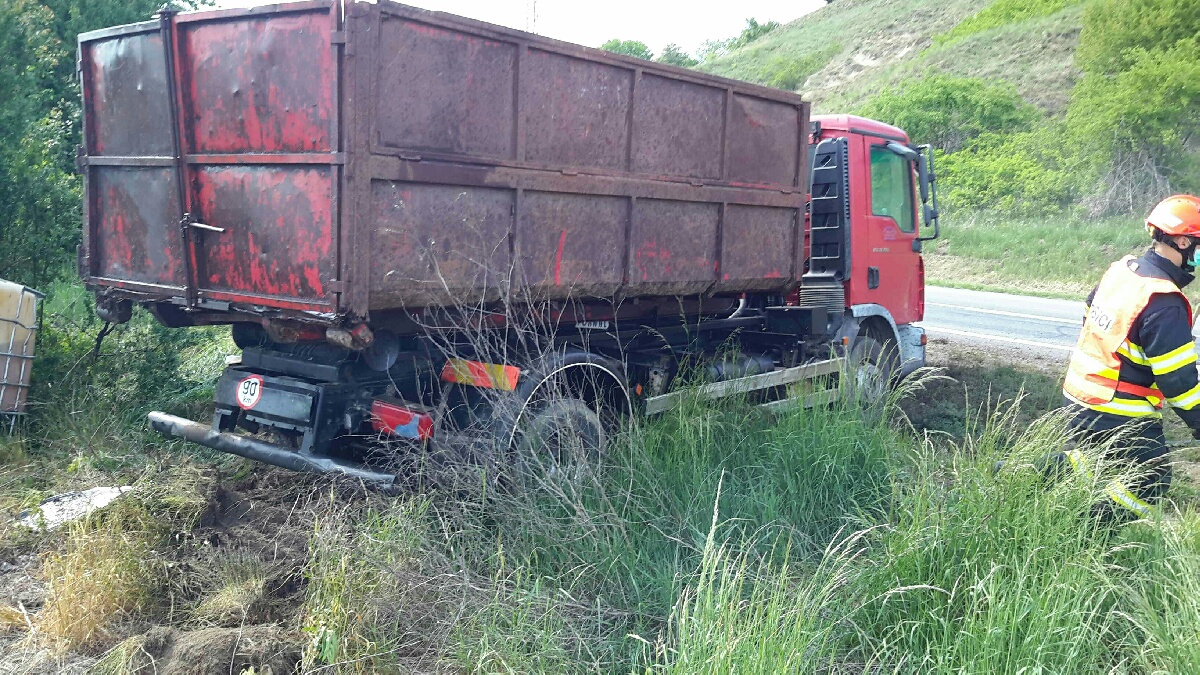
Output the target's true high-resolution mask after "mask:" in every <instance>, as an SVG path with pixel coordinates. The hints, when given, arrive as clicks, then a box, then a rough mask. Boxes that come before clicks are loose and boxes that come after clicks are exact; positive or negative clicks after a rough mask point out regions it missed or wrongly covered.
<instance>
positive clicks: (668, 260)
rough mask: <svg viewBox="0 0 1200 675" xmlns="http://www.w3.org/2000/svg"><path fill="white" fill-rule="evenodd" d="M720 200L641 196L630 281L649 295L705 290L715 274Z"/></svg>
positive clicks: (635, 217)
mask: <svg viewBox="0 0 1200 675" xmlns="http://www.w3.org/2000/svg"><path fill="white" fill-rule="evenodd" d="M720 208H721V205H720V204H702V203H695V202H676V201H667V200H662V199H639V200H638V201H637V202H636V203H635V204H634V207H633V230H632V235H631V237H632V239H633V242H632V247H633V254H632V259H631V260H630V261H629V262H630V268H631V269H630V284H631V285H632V287H633V288H638V289H641V290H644V292H646V294H648V295H651V294H652V295H687V294H694V293H703V292H704V291H706V290H708V287H709V286H711V285H712V284H713V282H715V281H716V277H717V226H718V224H719V221H720Z"/></svg>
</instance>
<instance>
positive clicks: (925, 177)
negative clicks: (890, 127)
mask: <svg viewBox="0 0 1200 675" xmlns="http://www.w3.org/2000/svg"><path fill="white" fill-rule="evenodd" d="M917 179H918V181H919V182H918V185H919V186H920V189H921V203H922V204H924V203H926V202H928V201H929V161H928V160H926V159H925V155H923V154H922V155H918V156H917ZM925 222H926V223H928V222H929V216H928V215H926V216H925Z"/></svg>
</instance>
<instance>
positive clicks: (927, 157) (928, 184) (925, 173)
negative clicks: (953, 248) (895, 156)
mask: <svg viewBox="0 0 1200 675" xmlns="http://www.w3.org/2000/svg"><path fill="white" fill-rule="evenodd" d="M917 149H918V150H919V152H918V153H917V160H916V162H917V177H918V180H919V181H920V183H919V184H920V186H921V187H920V190H921V216H922V218H923V219H924V222H925V226H926V227H932V228H933V235H932V236H929V237H919V239H920V240H921V241H930V240H933V239H937V238H938V237H939V236H941V234H942V230H941V226H940V225H939V224H938V216H939V215H940V214H939V213H938V198H937V174H936V173H935V172H934V170H933V148H932V147H931V146H928V145H922V146H919V147H918V148H917Z"/></svg>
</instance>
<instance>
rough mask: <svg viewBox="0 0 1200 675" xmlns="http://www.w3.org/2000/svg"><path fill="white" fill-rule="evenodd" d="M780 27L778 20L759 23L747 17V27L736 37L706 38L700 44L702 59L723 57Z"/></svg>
mask: <svg viewBox="0 0 1200 675" xmlns="http://www.w3.org/2000/svg"><path fill="white" fill-rule="evenodd" d="M776 28H779V22H778V21H768V22H766V23H759V22H758V19H754V18H750V19H746V27H745V28H743V29H742V32H741V33H738V34H737V35H736V36H735V37H731V38H726V39H724V40H705V41H704V42H703V43H702V44H701V45H700V61H701V62H705V61H711V60H713V59H715V58H719V57H722V56H724V55H726V54H728V53H729V52H731V51H733V50H735V49H741V48H742V47H745V46H746V45H748V44H750V43H752V42H754V41H756V40H758V39H759V38H761V37H762V36H764V35H766V34H767V33H770V32H771V31H773V30H775V29H776Z"/></svg>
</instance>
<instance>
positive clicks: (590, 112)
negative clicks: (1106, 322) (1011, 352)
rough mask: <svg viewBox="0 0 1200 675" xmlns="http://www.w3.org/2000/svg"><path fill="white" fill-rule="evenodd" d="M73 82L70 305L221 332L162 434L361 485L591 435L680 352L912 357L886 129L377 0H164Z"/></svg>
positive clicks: (921, 210) (907, 173)
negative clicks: (234, 5)
mask: <svg viewBox="0 0 1200 675" xmlns="http://www.w3.org/2000/svg"><path fill="white" fill-rule="evenodd" d="M79 75H80V78H81V81H82V88H83V102H84V106H83V107H84V123H85V124H84V129H85V132H84V136H85V145H84V146H83V147H82V148H81V149H80V152H79V165H80V169H81V171H82V172H83V174H84V176H85V185H86V190H85V198H84V238H83V246H82V247H81V250H80V256H79V272H80V274H81V276H82V277H83V279H84V280H85V282H86V284H87V286H88V287H89V288H90V289H91V290H92V291H94V293H95V296H96V306H97V311H98V313H99V314H100V315H101V317H102V318H104V319H105V320H107V321H110V322H118V323H119V322H123V321H127V320H128V319H129V317H130V315H131V311H132V305H133V304H135V303H136V304H139V305H142V306H144V307H145V308H147V309H148V310H149V311H150V312H152V313H153V315H154V316H155V317H156V318H157V319H158V320H159V321H160V322H162V323H163V324H165V325H167V326H171V327H184V326H200V325H214V324H226V325H231V326H232V330H233V337H234V341H235V342H236V343H237V345H238V346H239V348H241V349H242V353H241V355H240V357H231V358H230V359H229V365H228V367H227V368H226V370H225V372H224V373H223V374H222V375H221V377H220V380H219V382H218V385H217V387H216V394H215V413H214V419H213V421H212V423H211V424H201V423H197V422H194V421H191V420H186V419H182V418H179V417H174V416H171V415H166V414H163V413H157V412H156V413H151V415H150V423H151V425H152V427H153V428H155V429H157V430H158V431H160V432H162V433H164V434H167V435H172V436H179V437H183V438H186V439H188V440H191V441H194V442H197V443H200V444H202V445H206V446H208V447H211V448H216V449H218V450H223V451H226V452H231V453H235V454H238V455H242V456H245V457H249V458H252V459H255V460H259V461H263V462H267V463H270V464H275V465H279V466H284V467H288V468H292V469H297V470H309V471H324V472H340V473H345V474H349V475H352V476H356V477H360V478H363V479H365V480H369V481H372V482H376V483H384V484H386V483H389V482H391V481H392V480H393V478H394V475H395V472H394V471H393V470H391V469H389V468H388V467H387V462H388V461H389V460H391V459H396V458H401V457H403V456H406V455H409V456H411V455H412V453H414V452H418V451H422V450H427V449H429V448H433V447H452V446H454V445H455V444H456V443H460V444H461V443H466V444H472V443H473V444H475V446H478V445H479V444H481V443H482V444H483V445H484V446H487V447H490V448H492V451H493V452H497V453H500V454H503V453H506V452H509V451H511V450H512V449H513V448H516V447H518V446H519V445H520V444H522V443H524V442H527V441H528V440H529V439H531V438H533V439H540V440H542V441H546V440H547V439H550V438H551V437H553V436H554V434H556V433H557V434H561V433H562V430H563V429H566V430H568V435H570V436H573V437H575V438H576V439H583V440H584V441H585V442H586V443H587V444H588V445H589V446H599V445H601V444H602V441H603V438H604V436H605V434H606V433H609V431H610V430H611V425H612V424H613V423H614V422H615V421H617V420H619V419H620V417H622V416H624V415H631V414H640V413H646V414H653V413H657V412H661V411H663V410H666V409H668V408H670V407H671V406H673V405H675V404H676V403H677V402H678V400H679V393H677V392H675V391H674V390H673V388H672V384H673V383H674V382H676V381H677V379H679V378H681V377H687V376H688V373H696V374H698V375H699V377H698V378H697V379H698V380H703V381H704V382H705V383H704V384H703V385H702V386H700V387H699V389H693V390H691V391H690V393H689V394H688V395H691V396H702V397H717V396H722V395H726V394H732V393H736V394H738V395H740V396H747V397H749V398H751V399H752V400H753V402H756V403H759V404H762V405H768V406H783V405H792V404H797V403H808V404H812V403H814V402H818V401H820V400H828V396H829V395H830V394H829V392H828V391H816V389H819V387H818V388H814V387H813V386H811V383H812V382H814V381H816V380H822V378H823V380H822V381H824V380H828V379H829V376H830V374H831V373H835V372H836V371H838V370H840V369H844V367H845V365H846V363H847V362H849V363H850V364H851V367H852V372H855V373H857V374H858V376H859V377H860V378H862V377H865V376H867V375H873V376H875V377H876V378H877V379H878V378H882V379H883V380H885V381H886V380H890V379H893V378H895V377H899V376H901V375H903V374H905V373H907V372H910V371H911V370H913V369H915V368H917V367H919V366H921V365H922V364H923V362H924V345H925V336H924V332H923V331H922V330H921V328H920V327H918V326H917V325H915V324H916V322H918V321H920V320H921V318H922V314H923V311H924V307H923V302H924V279H923V265H922V260H921V255H920V253H921V244H922V241H925V240H926V239H929V238H932V237H936V235H937V210H936V206H937V205H936V195H935V191H934V189H933V187H934V175H933V168H932V165H931V160H932V157H931V154H930V153H929V151H928V148H927V147H924V146H921V147H917V146H914V145H912V144H911V143H910V141H909V139H908V137H907V136H906V134H905V133H904V132H903V131H902V130H900V129H897V128H895V127H892V126H889V125H886V124H881V123H879V122H874V121H871V120H867V119H862V118H859V117H853V116H819V117H810V114H809V105H808V104H807V103H805V102H804V101H802V100H801V98H800V97H799V96H797V95H795V94H792V93H788V92H783V91H778V90H775V89H769V88H765V87H760V86H755V85H751V84H747V83H744V82H738V81H734V80H729V79H724V78H720V77H715V76H711V75H707V74H704V73H700V72H696V71H692V70H685V69H680V68H674V67H671V66H666V65H662V64H659V63H652V62H648V61H642V60H637V59H631V58H626V57H623V56H619V55H616V54H612V53H608V52H604V51H600V50H596V49H588V48H584V47H579V46H576V45H572V44H566V43H563V42H558V41H554V40H550V39H547V38H544V37H541V36H537V35H531V34H528V33H522V32H518V31H513V30H509V29H506V28H501V27H497V26H493V25H489V24H485V23H480V22H476V21H472V20H468V19H464V18H461V17H457V16H451V15H447V14H443V13H435V12H428V11H424V10H419V9H414V8H411V7H407V6H404V5H400V4H395V3H392V2H388V1H386V0H381V1H380V2H377V3H366V2H348V1H347V2H329V1H325V0H322V1H316V2H296V3H289V4H281V5H273V6H265V7H256V8H253V9H233V10H217V11H202V12H195V13H183V14H177V13H173V12H169V11H164V12H162V13H161V14H159V15H158V16H157V17H156V18H155V20H153V21H148V22H146V23H139V24H133V25H128V26H119V27H115V28H109V29H105V30H99V31H95V32H91V33H87V34H84V35H81V36H80V38H79ZM920 221H923V223H922V222H920ZM551 392H553V395H551ZM822 395H823V396H825V398H821V396H822ZM553 430H558V431H553Z"/></svg>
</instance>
